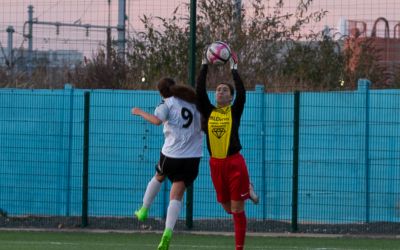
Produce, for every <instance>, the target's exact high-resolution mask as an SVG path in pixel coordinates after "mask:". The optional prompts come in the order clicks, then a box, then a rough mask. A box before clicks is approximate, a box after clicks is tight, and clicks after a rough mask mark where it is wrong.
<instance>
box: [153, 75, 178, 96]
mask: <svg viewBox="0 0 400 250" xmlns="http://www.w3.org/2000/svg"><path fill="white" fill-rule="evenodd" d="M173 85H175V81H174V80H173V79H171V78H168V77H165V78H161V79H160V80H159V81H158V84H157V88H158V91H160V94H161V96H162V97H164V98H168V97H171V96H172V92H171V89H170V88H171V86H173Z"/></svg>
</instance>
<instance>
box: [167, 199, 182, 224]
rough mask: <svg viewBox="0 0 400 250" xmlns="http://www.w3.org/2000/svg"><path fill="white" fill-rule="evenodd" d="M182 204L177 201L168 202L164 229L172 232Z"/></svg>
mask: <svg viewBox="0 0 400 250" xmlns="http://www.w3.org/2000/svg"><path fill="white" fill-rule="evenodd" d="M181 206H182V202H181V201H178V200H171V201H170V202H169V206H168V211H167V220H166V221H165V228H169V229H171V230H174V227H175V224H176V221H177V220H178V217H179V212H180V211H181Z"/></svg>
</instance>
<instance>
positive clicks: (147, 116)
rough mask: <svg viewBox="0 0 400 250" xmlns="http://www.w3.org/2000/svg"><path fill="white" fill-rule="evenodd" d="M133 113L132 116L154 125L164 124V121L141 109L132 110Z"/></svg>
mask: <svg viewBox="0 0 400 250" xmlns="http://www.w3.org/2000/svg"><path fill="white" fill-rule="evenodd" d="M131 113H132V115H138V116H141V117H142V118H143V119H145V120H146V121H148V122H150V123H152V124H154V125H161V123H162V121H161V120H160V119H158V117H157V116H155V115H152V114H149V113H147V112H145V111H143V110H141V109H140V108H132V110H131Z"/></svg>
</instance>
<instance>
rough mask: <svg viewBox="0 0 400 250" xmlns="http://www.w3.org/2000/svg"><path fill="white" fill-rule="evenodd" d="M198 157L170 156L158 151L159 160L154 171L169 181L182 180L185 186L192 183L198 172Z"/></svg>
mask: <svg viewBox="0 0 400 250" xmlns="http://www.w3.org/2000/svg"><path fill="white" fill-rule="evenodd" d="M199 164H200V157H196V158H170V157H167V156H165V155H163V154H162V153H160V161H159V162H158V164H157V165H156V171H157V173H158V174H160V175H165V176H167V177H168V179H169V180H170V181H171V182H176V181H183V182H184V183H185V186H186V187H188V186H190V185H192V183H193V182H194V180H195V179H196V178H197V175H198V174H199Z"/></svg>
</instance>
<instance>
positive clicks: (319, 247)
mask: <svg viewBox="0 0 400 250" xmlns="http://www.w3.org/2000/svg"><path fill="white" fill-rule="evenodd" d="M160 238H161V234H157V233H145V234H142V233H111V232H107V233H91V232H86V231H85V232H66V231H63V232H32V231H0V250H17V249H18V250H28V249H29V250H67V249H68V250H74V249H77V250H78V249H79V250H82V249H88V250H123V249H135V250H148V249H152V250H155V249H157V245H158V243H159V240H160ZM191 249H193V250H197V249H198V250H202V249H206V250H232V249H234V238H233V236H220V235H192V234H186V233H183V234H182V233H176V234H175V235H174V237H173V238H172V242H171V245H170V250H191ZM245 249H246V250H261V249H268V250H272V249H274V250H284V249H288V250H306V249H307V250H339V249H350V250H353V249H354V250H355V249H357V250H370V249H376V250H377V249H380V250H381V249H385V250H386V249H393V250H395V249H400V239H373V238H354V237H326V238H325V237H315V238H314V237H309V236H307V237H295V236H293V237H275V236H268V237H261V236H248V237H247V238H246V248H245Z"/></svg>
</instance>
